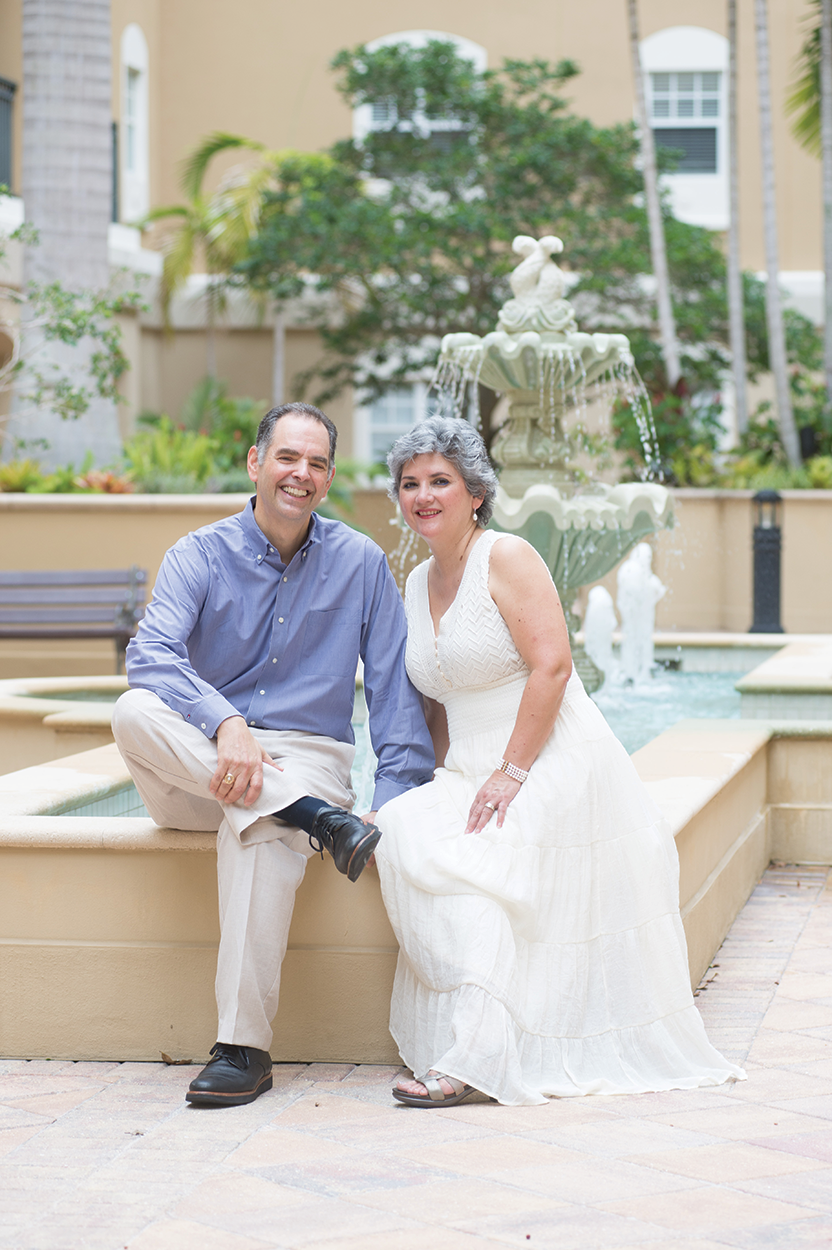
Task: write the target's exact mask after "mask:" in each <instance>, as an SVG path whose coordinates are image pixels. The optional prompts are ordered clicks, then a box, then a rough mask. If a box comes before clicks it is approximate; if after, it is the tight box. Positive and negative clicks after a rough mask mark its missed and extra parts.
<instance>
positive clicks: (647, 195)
mask: <svg viewBox="0 0 832 1250" xmlns="http://www.w3.org/2000/svg"><path fill="white" fill-rule="evenodd" d="M627 12H628V16H629V21H630V53H631V56H632V62H633V82H634V85H635V91H636V117H637V119H638V125H639V129H640V131H641V163H642V170H643V173H644V200H645V207H646V209H647V222H648V225H649V227H650V254H651V257H652V261H653V276H654V277H655V280H656V304H657V307H658V314H659V337H660V340H661V345H662V355H663V356H664V367H665V372H666V373H667V382H668V386H669V388H670V389H671V390H673V388H674V387H675V386H676V384H677V382H678V381H679V377H680V374H681V370H680V367H679V345H678V342H677V339H676V323H675V320H674V317H673V303H672V300H671V297H670V274H669V272H668V268H667V248H666V246H665V237H664V221H663V219H662V209H661V201H660V199H659V180H658V174H657V172H656V145H655V142H654V140H653V128H652V126H651V125H650V118H649V117H648V115H647V102H646V99H645V94H644V75H643V73H642V69H641V55H640V53H639V38H638V13H637V11H636V0H627Z"/></svg>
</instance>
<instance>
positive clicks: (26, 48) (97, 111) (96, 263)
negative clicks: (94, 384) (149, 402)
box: [10, 0, 121, 464]
mask: <svg viewBox="0 0 832 1250" xmlns="http://www.w3.org/2000/svg"><path fill="white" fill-rule="evenodd" d="M111 58H112V30H111V23H110V4H109V0H59V2H56V0H23V201H24V207H25V210H26V219H27V220H28V221H30V222H31V223H32V224H33V225H34V226H35V227H36V228H37V231H38V235H39V240H40V241H39V243H38V245H37V246H34V247H29V248H27V249H26V255H25V276H26V280H27V281H30V282H31V281H33V282H38V283H48V282H55V281H58V282H61V283H62V284H63V285H65V286H67V287H69V288H72V289H73V290H81V289H83V288H94V289H101V288H103V287H105V286H106V285H107V282H108V277H109V269H108V263H107V233H108V226H109V221H110V210H111V203H112V98H111ZM26 350H27V352H29V353H31V352H32V351H34V350H38V351H39V352H40V357H41V360H42V361H43V360H44V359H46V360H47V361H49V360H51V361H53V362H54V363H55V364H57V365H58V366H59V367H60V368H61V369H62V370H63V371H64V372H68V373H72V374H75V375H76V376H79V375H80V374H81V373H82V372H85V371H86V368H87V367H88V364H89V351H88V350H86V349H85V347H84V345H83V344H82V345H81V346H80V347H79V348H75V349H68V348H66V347H64V346H63V345H62V344H59V343H43V342H42V340H41V341H32V340H31V339H30V341H28V342H27V344H26ZM10 425H11V427H12V429H11V430H10V433H12V434H13V436H16V437H18V438H22V439H24V440H31V439H45V440H46V441H47V442H48V443H49V445H50V451H49V452H48V454H46V455H44V456H43V457H42V459H43V460H44V462H45V463H47V464H49V463H51V464H57V463H66V462H67V461H70V460H71V461H74V462H75V463H78V462H79V461H80V460H81V459H83V456H84V454H85V453H86V452H87V451H88V450H90V451H92V452H93V454H94V456H95V457H96V459H97V460H98V462H99V463H105V464H106V463H107V462H108V461H111V460H113V459H114V458H115V457H116V456H117V455H118V454H119V452H120V450H121V441H120V438H119V431H118V421H117V416H116V410H115V404H114V403H112V401H110V400H103V399H97V398H96V399H94V400H93V401H92V403H91V405H90V408H89V409H88V411H87V412H86V414H85V415H84V416H83V417H81V418H80V419H79V420H77V421H62V420H61V419H60V418H59V417H57V416H55V415H54V414H52V413H48V412H43V411H39V412H38V413H37V414H36V415H35V416H34V417H32V416H28V417H27V416H26V415H24V414H22V413H21V412H20V411H19V410H18V411H17V412H16V415H15V417H13V419H12V421H11V423H10Z"/></svg>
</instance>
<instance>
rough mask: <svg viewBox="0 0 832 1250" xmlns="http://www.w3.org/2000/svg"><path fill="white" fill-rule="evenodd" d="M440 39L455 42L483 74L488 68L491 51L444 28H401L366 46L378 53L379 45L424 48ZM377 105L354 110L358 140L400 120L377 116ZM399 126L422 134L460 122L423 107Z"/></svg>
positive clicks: (354, 134) (465, 56) (355, 137)
mask: <svg viewBox="0 0 832 1250" xmlns="http://www.w3.org/2000/svg"><path fill="white" fill-rule="evenodd" d="M436 39H441V40H442V42H443V43H452V44H454V45H455V47H456V50H457V52H458V53H459V55H460V56H461V57H464V58H465V60H467V61H471V62H472V63H473V65H474V68H475V69H476V70H477V72H478V73H480V74H481V73H483V72H484V71H485V70H486V69H487V68H488V53H487V52H486V50H485V48H483V47H482V46H481V45H480V44H478V43H474V42H473V40H471V39H466V38H464V36H462V35H451V34H449V33H448V32H447V31H443V30H400V31H398V32H397V33H395V34H392V35H382V36H381V38H380V39H373V40H371V41H370V42H369V43H368V44H367V45H366V47H367V51H368V52H376V51H378V49H379V48H386V47H389V46H390V45H391V44H396V43H406V44H409V46H410V47H411V48H424V47H426V46H427V44H429V43H431V42H432V41H433V40H436ZM374 107H377V106H374V105H372V104H359V105H358V107H357V108H355V109H353V114H352V134H353V138H354V139H355V141H356V143H361V142H363V140H364V139H365V138H366V136H367V135H368V134H369V133H370V131H372V130H377V129H379V128H380V127H382V126H384V127H387V126H389V125H391V124H392V123H393V122H394V121H395V120H396V119H395V118H393V117H391V116H388V117H387V118H385V119H383V120H382V119H381V118H374V117H373V109H374ZM398 126H399V128H400V129H402V130H418V131H419V133H420V134H423V135H429V134H433V133H434V132H438V131H442V130H446V131H447V130H458V129H459V122H458V121H455V120H454V118H452V117H428V116H427V114H426V113H425V112H424V111H423V110H422V109H419V108H417V109H416V110H415V112H414V113H413V116H412V117H411V118H407V119H406V120H402V121H400V122H398Z"/></svg>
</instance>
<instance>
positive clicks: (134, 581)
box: [0, 564, 147, 673]
mask: <svg viewBox="0 0 832 1250" xmlns="http://www.w3.org/2000/svg"><path fill="white" fill-rule="evenodd" d="M146 586H147V571H146V569H140V568H139V567H138V566H137V565H135V564H134V565H132V567H131V568H129V569H83V570H80V571H75V572H64V571H57V572H51V571H41V570H38V571H37V572H19V571H14V572H0V639H2V638H112V639H113V640H114V642H115V644H116V672H117V673H120V672H122V670H123V665H124V652H125V650H126V649H127V644H128V642H129V641H130V639H131V638H132V637H133V635H134V634H135V632H136V629H137V628H138V624H139V621H140V620H141V619H142V616H143V615H144V603H145V589H146Z"/></svg>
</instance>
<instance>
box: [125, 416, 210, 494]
mask: <svg viewBox="0 0 832 1250" xmlns="http://www.w3.org/2000/svg"><path fill="white" fill-rule="evenodd" d="M216 452H217V443H216V440H215V439H213V438H210V437H209V436H208V435H207V434H196V433H193V432H192V431H190V430H182V429H180V428H179V427H178V426H175V425H174V424H173V422H172V421H171V420H170V418H169V417H166V416H161V417H159V418H158V420H156V421H155V422H154V424H153V425H152V426H151V427H150V428H147V429H143V430H140V431H139V432H138V433H137V434H135V435H134V436H133V438H131V439H129V440H128V441H127V442H126V443H125V444H124V461H125V464H126V465H127V468H128V470H129V472H130V475H131V477H132V478H133V480H134V481H135V482H136V484H137V486H138V487H139V488H140V489H141V490H144V491H147V492H148V493H149V494H157V495H158V494H180V493H182V494H185V493H193V492H194V491H200V490H204V489H205V486H206V483H207V482H208V480H209V478H210V477H211V476H212V475H213V474H214V473H215V472H216V458H215V457H216Z"/></svg>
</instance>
